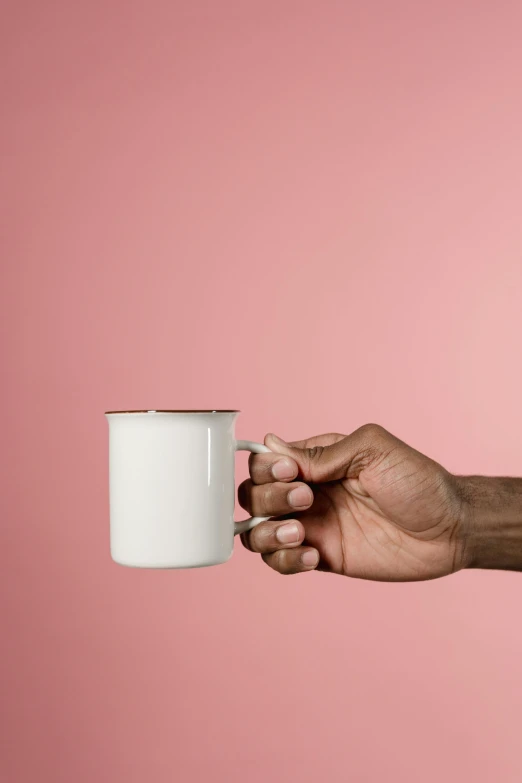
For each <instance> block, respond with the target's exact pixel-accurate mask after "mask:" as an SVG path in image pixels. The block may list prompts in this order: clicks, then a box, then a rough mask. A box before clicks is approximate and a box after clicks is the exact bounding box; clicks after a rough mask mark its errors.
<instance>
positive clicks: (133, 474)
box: [106, 411, 238, 568]
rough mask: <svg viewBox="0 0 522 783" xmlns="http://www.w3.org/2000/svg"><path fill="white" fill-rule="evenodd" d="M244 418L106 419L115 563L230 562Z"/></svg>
mask: <svg viewBox="0 0 522 783" xmlns="http://www.w3.org/2000/svg"><path fill="white" fill-rule="evenodd" d="M237 413H238V412H237V411H133V412H125V413H123V412H114V413H112V412H110V413H107V414H106V416H107V419H108V422H109V494H110V539H111V556H112V558H113V560H115V561H116V562H117V563H120V564H121V565H127V566H136V567H141V568H194V567H199V566H209V565H217V564H218V563H224V562H226V561H227V560H228V559H229V558H230V556H231V555H232V549H233V542H234V520H233V515H234V503H235V483H234V455H235V437H234V425H235V419H236V416H237Z"/></svg>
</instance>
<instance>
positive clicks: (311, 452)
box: [306, 446, 324, 462]
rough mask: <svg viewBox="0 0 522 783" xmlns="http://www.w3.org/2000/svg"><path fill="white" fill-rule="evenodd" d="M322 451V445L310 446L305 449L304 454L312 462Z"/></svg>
mask: <svg viewBox="0 0 522 783" xmlns="http://www.w3.org/2000/svg"><path fill="white" fill-rule="evenodd" d="M323 451H324V446H310V447H309V448H307V449H306V456H307V457H308V459H309V460H310V462H313V461H314V460H318V459H319V458H320V457H321V454H322V453H323Z"/></svg>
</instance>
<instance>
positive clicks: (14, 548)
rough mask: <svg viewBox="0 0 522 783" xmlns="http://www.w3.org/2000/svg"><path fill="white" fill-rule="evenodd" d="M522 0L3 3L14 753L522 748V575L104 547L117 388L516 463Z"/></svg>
mask: <svg viewBox="0 0 522 783" xmlns="http://www.w3.org/2000/svg"><path fill="white" fill-rule="evenodd" d="M521 26H522V8H521V6H520V4H519V3H514V2H502V1H499V2H491V0H489V1H488V2H477V0H473V2H451V3H450V2H449V1H448V0H444V1H442V2H441V1H440V0H439V1H438V2H435V0H432V2H429V3H427V2H424V3H423V2H417V1H416V2H414V1H413V0H411V2H405V1H403V0H399V1H398V2H386V1H385V0H382V1H381V2H371V1H368V0H364V2H363V0H360V2H357V3H355V2H350V3H348V2H344V3H342V2H338V3H337V2H325V0H321V2H319V0H316V2H313V3H310V2H281V1H279V2H263V3H261V2H240V1H239V0H237V2H226V1H225V0H220V1H219V2H218V1H217V0H216V2H207V3H203V2H192V1H191V0H187V1H186V2H184V3H179V2H168V0H165V1H164V2H154V1H152V2H151V0H143V1H142V2H141V3H140V2H123V0H120V2H114V1H111V0H108V1H105V2H101V1H96V2H93V1H92V0H91V1H90V2H88V1H87V0H82V2H66V0H55V1H54V2H53V1H52V0H51V1H49V0H46V1H45V2H37V1H36V0H30V1H28V2H14V0H11V2H4V3H3V19H2V24H1V28H2V33H1V37H2V40H1V42H0V43H1V46H0V51H1V58H2V63H1V69H0V73H1V79H2V114H3V119H2V123H1V127H0V133H1V148H0V149H1V156H2V163H1V170H2V203H1V213H0V214H1V244H2V251H1V253H2V256H1V257H2V261H1V263H2V286H1V296H2V303H1V313H2V318H3V329H2V341H3V342H4V341H5V344H4V351H3V355H4V361H3V378H4V380H3V386H2V399H3V405H2V409H3V423H2V450H1V452H2V457H1V459H2V467H1V481H2V489H1V495H0V503H1V525H2V540H3V543H2V554H3V557H2V566H1V570H0V579H1V582H2V584H1V590H0V602H1V617H2V618H3V628H2V637H1V639H2V644H1V662H2V666H1V694H0V703H1V723H2V725H1V727H0V728H1V736H2V749H1V752H0V779H1V781H2V783H3V781H6V782H7V783H33V782H34V781H38V782H39V783H92V782H93V781H96V782H97V783H105V781H107V782H108V783H109V782H110V783H115V782H116V783H120V782H121V783H135V782H136V783H138V781H139V782H140V783H141V782H142V781H151V783H167V782H168V783H170V782H171V781H207V780H213V781H216V780H217V781H227V782H229V781H230V782H231V783H234V781H238V782H239V781H248V783H261V781H263V782H264V781H276V782H277V783H279V782H280V781H281V782H283V781H292V780H299V781H302V782H303V783H312V781H313V783H316V781H317V780H324V781H328V782H329V783H337V782H341V781H348V780H349V781H356V782H357V783H365V782H366V781H368V782H371V783H373V782H374V781H375V782H376V783H377V781H379V782H380V781H401V783H419V781H422V783H432V782H433V783H435V781H437V783H438V782H439V781H444V780H448V781H457V780H472V779H473V780H474V781H478V782H480V783H482V782H484V783H486V781H487V783H491V781H493V780H499V781H502V783H511V782H513V783H514V782H515V781H517V782H518V783H519V781H520V780H521V779H522V750H521V745H520V737H521V729H520V726H521V723H522V696H521V689H522V665H521V660H522V626H521V623H520V605H521V595H522V575H518V574H509V573H508V574H502V573H486V572H482V573H480V572H475V573H472V572H470V573H463V574H459V575H456V576H453V577H450V578H447V579H443V580H441V581H437V582H431V583H423V584H412V585H409V584H392V585H386V584H374V583H368V582H362V581H356V580H353V581H351V580H348V579H345V580H343V579H341V578H338V577H332V576H328V575H325V574H308V575H304V576H299V577H294V578H283V577H281V576H278V575H277V574H275V573H273V572H272V571H270V570H269V569H267V568H266V567H265V566H264V565H263V563H262V562H261V561H260V560H259V559H257V558H256V557H255V556H254V555H252V554H250V553H248V552H246V551H244V550H243V549H242V548H241V546H240V545H239V543H237V546H236V550H237V551H236V553H235V556H234V558H233V560H232V561H231V562H230V563H228V564H227V565H225V566H221V567H217V568H212V569H208V570H204V571H194V572H191V571H187V572H143V571H134V570H127V569H124V568H121V567H118V566H116V565H114V564H113V563H112V562H111V560H110V557H109V550H108V511H107V504H108V492H107V455H106V450H107V426H106V422H105V419H104V417H103V411H104V410H105V409H107V408H120V407H143V406H145V407H176V408H178V407H191V408H192V407H195V408H198V407H225V408H229V407H239V408H241V409H242V410H243V411H244V413H243V415H242V417H241V418H240V420H239V423H238V436H239V437H249V438H256V439H260V438H262V437H263V436H264V434H265V433H266V432H267V431H270V430H273V431H275V432H277V433H278V434H280V435H282V436H283V437H285V438H297V437H304V436H308V435H311V434H315V433H318V432H323V431H329V430H332V429H333V430H339V431H345V432H349V431H350V430H352V429H354V428H356V427H358V426H359V425H361V424H363V423H365V422H367V421H377V422H379V423H381V424H382V425H384V426H386V427H387V428H388V429H390V430H391V431H393V432H394V433H396V434H397V435H399V436H400V437H402V438H403V439H405V440H407V441H409V442H411V443H412V444H413V445H415V446H416V447H417V448H419V449H420V450H423V451H425V452H426V453H428V454H429V455H431V456H433V457H435V458H436V459H438V460H440V461H441V462H443V463H444V464H445V465H446V466H447V467H448V468H449V469H451V470H454V471H458V472H463V473H466V472H468V473H469V472H484V473H490V474H495V473H508V474H518V475H522V447H521V441H522V437H521V436H522V433H521V430H522V426H521V418H520V400H521V393H522V389H521V386H522V372H521V361H520V358H521V328H522V306H521V290H522V224H521V203H522V144H521V136H522V128H521V125H522V53H521V47H520V30H521ZM245 472H246V458H244V457H242V458H240V460H239V465H238V478H242V477H244V475H245Z"/></svg>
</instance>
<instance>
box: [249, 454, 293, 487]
mask: <svg viewBox="0 0 522 783" xmlns="http://www.w3.org/2000/svg"><path fill="white" fill-rule="evenodd" d="M248 469H249V471H250V478H251V479H252V481H253V483H254V484H269V483H271V482H272V481H293V480H294V479H295V477H296V476H297V473H298V471H299V468H298V466H297V462H296V461H295V460H293V459H292V457H287V456H286V455H284V456H283V455H282V454H275V453H273V452H271V453H270V454H251V455H250V458H249V460H248Z"/></svg>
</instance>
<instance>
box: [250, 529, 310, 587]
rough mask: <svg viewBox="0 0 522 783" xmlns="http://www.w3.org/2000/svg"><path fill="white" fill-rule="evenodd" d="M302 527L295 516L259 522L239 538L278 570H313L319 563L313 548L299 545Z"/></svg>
mask: <svg viewBox="0 0 522 783" xmlns="http://www.w3.org/2000/svg"><path fill="white" fill-rule="evenodd" d="M304 537H305V531H304V527H303V525H302V524H301V522H299V520H297V519H287V520H284V521H277V522H276V521H270V522H262V523H261V524H260V525H257V526H256V527H255V528H254V529H253V530H250V531H249V532H248V533H243V535H242V536H241V540H242V542H243V544H244V545H245V546H246V547H247V549H250V550H251V551H252V552H258V553H259V554H261V555H262V557H263V560H264V561H265V563H266V564H267V565H269V566H270V567H271V568H273V569H274V571H277V572H278V573H280V574H298V573H301V572H303V571H313V570H314V569H315V568H316V567H317V565H318V563H319V553H318V551H317V549H313V548H312V547H308V546H302V543H303V541H304Z"/></svg>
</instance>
